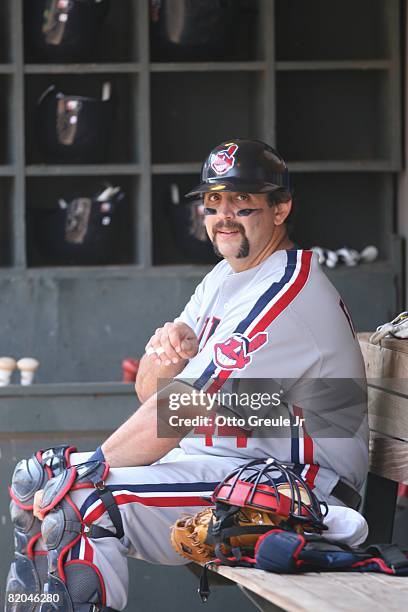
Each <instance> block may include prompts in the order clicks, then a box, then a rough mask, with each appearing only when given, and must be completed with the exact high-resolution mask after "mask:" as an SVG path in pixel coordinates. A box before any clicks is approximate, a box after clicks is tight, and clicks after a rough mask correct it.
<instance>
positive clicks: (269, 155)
mask: <svg viewBox="0 0 408 612" xmlns="http://www.w3.org/2000/svg"><path fill="white" fill-rule="evenodd" d="M289 188H290V186H289V171H288V168H287V166H286V163H285V161H284V160H283V159H282V157H281V156H280V155H279V153H278V152H277V151H275V149H273V148H272V147H270V146H269V145H267V144H266V143H264V142H262V141H260V140H244V139H241V138H237V139H236V140H231V141H230V142H222V143H221V144H220V145H218V147H216V148H215V149H213V150H212V151H211V153H210V154H209V156H208V157H207V159H206V160H205V162H204V165H203V168H202V171H201V183H200V184H199V185H197V187H194V189H192V190H191V191H189V192H188V193H187V194H186V197H197V196H199V195H200V194H202V193H206V192H214V191H217V192H218V191H243V192H246V193H268V192H271V191H276V190H277V189H286V190H288V191H289Z"/></svg>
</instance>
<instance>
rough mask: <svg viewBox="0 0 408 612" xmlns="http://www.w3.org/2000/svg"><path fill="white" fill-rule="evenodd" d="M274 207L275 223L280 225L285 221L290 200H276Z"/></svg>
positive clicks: (290, 208)
mask: <svg viewBox="0 0 408 612" xmlns="http://www.w3.org/2000/svg"><path fill="white" fill-rule="evenodd" d="M274 207H275V219H274V223H275V225H282V223H285V221H286V219H287V218H288V216H289V214H290V211H291V210H292V200H291V199H290V200H288V201H287V202H278V203H277V204H275V205H274Z"/></svg>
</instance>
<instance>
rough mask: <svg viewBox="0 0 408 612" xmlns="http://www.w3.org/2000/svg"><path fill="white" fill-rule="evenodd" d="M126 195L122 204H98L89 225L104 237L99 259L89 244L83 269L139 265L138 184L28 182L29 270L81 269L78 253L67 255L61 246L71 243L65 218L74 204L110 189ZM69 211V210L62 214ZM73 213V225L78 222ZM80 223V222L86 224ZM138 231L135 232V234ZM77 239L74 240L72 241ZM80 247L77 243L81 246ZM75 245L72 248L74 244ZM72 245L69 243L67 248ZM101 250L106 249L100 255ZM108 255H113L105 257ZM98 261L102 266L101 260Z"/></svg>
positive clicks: (114, 180)
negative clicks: (76, 201)
mask: <svg viewBox="0 0 408 612" xmlns="http://www.w3.org/2000/svg"><path fill="white" fill-rule="evenodd" d="M108 185H112V186H114V187H119V188H120V189H121V191H122V192H123V197H122V198H121V199H120V201H115V199H110V201H109V204H108V206H106V205H104V204H103V202H101V203H97V202H96V200H95V199H94V201H93V204H92V212H91V213H90V215H91V216H90V217H89V218H88V219H87V221H88V222H89V230H88V231H89V232H95V231H96V230H97V229H99V228H102V227H103V228H104V231H100V233H99V234H98V236H97V239H96V242H95V249H94V253H92V252H90V251H91V250H92V249H90V247H89V246H88V244H89V243H87V242H86V238H85V240H84V247H83V248H82V247H81V242H79V248H80V249H81V248H82V251H81V252H83V253H84V264H87V265H122V264H123V265H126V264H131V263H134V262H135V261H137V260H138V242H137V238H136V233H137V221H138V220H137V219H136V214H137V213H136V211H135V207H134V206H133V202H134V201H135V200H137V199H138V191H139V188H140V185H139V180H138V179H137V178H135V177H132V176H126V175H119V176H118V175H108V174H104V175H103V176H101V175H94V176H89V175H88V176H87V175H81V176H67V175H65V176H53V177H38V176H37V177H29V178H28V179H27V181H26V200H27V206H26V215H25V217H26V220H27V226H26V230H27V231H26V241H27V259H28V266H29V267H47V266H67V265H78V264H77V259H78V257H79V256H78V247H75V248H74V249H72V246H71V247H70V251H69V252H68V253H67V255H65V254H62V253H61V251H60V249H59V243H61V242H62V241H64V240H65V239H66V232H67V217H65V216H62V215H61V211H64V212H65V210H66V208H67V206H70V205H71V203H72V202H73V200H74V199H76V198H78V197H87V198H91V197H92V196H96V195H97V194H99V193H101V192H103V190H104V189H105V188H106V187H107V186H108ZM63 207H64V208H63ZM74 214H75V213H71V215H72V216H71V223H72V221H74V222H75V219H74V218H73V215H74ZM77 219H79V223H80V222H81V218H79V217H77ZM135 228H136V231H135ZM71 238H72V236H71ZM76 242H77V243H78V241H76ZM69 243H70V244H71V245H72V242H71V241H69ZM67 244H68V243H67ZM99 247H102V249H100V248H99ZM106 250H108V251H109V255H108V256H107V255H106V252H105V251H106ZM90 258H91V259H90ZM98 258H99V260H98Z"/></svg>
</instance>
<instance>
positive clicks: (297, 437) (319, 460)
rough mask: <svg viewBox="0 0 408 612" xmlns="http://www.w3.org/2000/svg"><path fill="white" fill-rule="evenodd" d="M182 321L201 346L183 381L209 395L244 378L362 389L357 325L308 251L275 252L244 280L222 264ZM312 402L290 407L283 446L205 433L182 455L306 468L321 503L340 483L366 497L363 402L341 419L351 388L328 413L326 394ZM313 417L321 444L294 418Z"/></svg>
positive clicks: (186, 443) (186, 444)
mask: <svg viewBox="0 0 408 612" xmlns="http://www.w3.org/2000/svg"><path fill="white" fill-rule="evenodd" d="M176 321H184V322H185V323H187V324H188V325H189V326H190V327H191V328H192V329H193V330H194V331H195V333H196V335H197V337H198V338H199V342H200V348H199V352H198V354H197V355H196V356H195V357H194V358H193V359H191V360H190V361H189V363H188V364H187V366H186V368H185V369H184V370H183V372H182V373H181V374H180V375H179V377H178V378H181V379H183V380H185V381H187V382H188V383H189V384H192V385H194V387H196V388H197V389H202V390H204V391H206V392H207V393H216V392H220V391H221V390H222V389H226V388H228V389H229V390H230V389H231V387H230V386H228V385H229V383H231V381H233V380H234V379H245V378H252V379H257V378H269V379H302V380H304V379H307V380H310V379H314V380H316V379H328V378H335V379H347V381H349V382H350V381H352V380H355V381H356V384H355V385H354V383H353V382H351V383H350V384H351V388H352V389H353V388H357V387H358V384H359V383H360V385H362V386H364V381H365V370H364V362H363V358H362V355H361V351H360V347H359V344H358V341H357V339H356V335H355V332H354V329H353V324H352V321H351V318H350V316H349V314H348V312H347V309H346V307H345V305H344V303H343V301H342V300H341V298H340V296H339V294H338V292H337V291H336V289H335V288H334V287H333V285H332V284H331V283H330V281H329V280H328V278H327V277H326V275H325V274H324V273H323V271H322V270H321V268H320V265H319V263H318V261H317V257H316V256H315V255H314V254H313V253H312V252H311V251H304V250H289V251H277V252H275V253H274V254H272V255H271V256H270V257H269V258H268V259H267V260H265V261H264V262H263V263H261V264H260V265H258V266H256V267H254V268H251V269H249V270H245V271H243V272H238V273H235V272H234V271H233V270H232V268H231V266H230V265H229V264H228V262H227V261H225V260H223V261H221V262H220V263H219V264H218V265H217V266H215V268H214V269H213V270H212V271H211V272H210V273H209V274H208V275H207V276H206V277H205V278H204V280H203V281H202V282H201V283H200V284H199V285H198V287H197V289H196V291H195V293H194V295H193V296H192V297H191V299H190V301H189V302H188V304H187V306H186V308H185V309H184V311H183V312H182V314H181V315H180V317H178V319H176ZM312 386H313V385H312ZM338 387H339V388H341V385H338ZM309 390H310V386H309ZM315 393H316V397H313V394H312V395H311V397H307V398H305V397H304V396H303V402H302V403H300V404H299V403H298V402H297V401H296V402H295V401H293V402H291V403H290V404H289V405H288V406H287V413H288V414H287V416H288V418H289V419H291V427H290V428H289V429H288V430H287V431H288V432H289V433H288V434H287V435H286V436H285V437H277V436H276V435H275V434H274V435H273V437H269V438H268V437H255V436H251V434H249V435H248V433H245V432H242V431H241V432H239V431H238V432H237V431H236V428H235V435H232V434H234V431H228V427H226V428H218V430H217V428H216V427H215V426H212V427H198V428H196V430H195V432H194V433H193V435H189V436H187V437H186V438H184V440H182V441H181V443H180V446H181V447H182V448H183V449H184V450H185V451H186V452H187V453H192V454H197V453H204V454H206V453H208V454H215V455H221V456H222V455H224V456H240V457H248V458H254V457H265V456H269V455H272V456H275V457H276V458H278V459H280V460H282V461H286V462H291V463H294V464H296V465H297V466H300V470H301V473H302V474H303V476H304V477H305V478H306V480H307V481H308V483H309V484H310V485H311V486H312V487H316V488H317V489H318V491H319V493H321V494H323V495H324V496H326V495H329V494H330V492H331V490H332V488H333V486H334V485H335V484H336V482H337V481H338V479H339V477H341V478H342V479H343V480H345V481H346V482H348V483H349V484H350V485H352V486H354V487H356V488H358V489H359V488H360V487H361V486H362V484H363V481H364V478H365V475H366V473H367V467H368V427H367V418H366V402H365V398H364V400H361V399H360V400H357V402H355V405H354V406H352V408H350V406H349V409H348V410H346V411H344V413H343V412H342V410H343V409H344V406H343V404H344V393H346V394H349V393H350V385H349V386H348V387H347V389H346V390H345V391H344V392H343V391H340V392H339V395H338V397H337V398H334V399H333V393H331V394H329V396H328V397H330V399H328V400H327V401H328V402H329V403H330V405H326V403H324V402H326V400H325V399H324V398H323V400H322V398H321V397H320V398H318V397H317V395H320V394H321V389H316V392H315ZM351 393H353V391H351ZM300 397H302V394H300ZM357 397H360V398H361V386H360V388H359V390H358V393H357ZM269 410H270V411H271V410H273V409H269ZM313 410H314V415H313V416H314V417H315V420H314V421H312V422H314V423H315V424H316V417H318V414H316V411H317V412H319V411H321V412H324V419H325V420H326V423H325V425H326V427H325V429H324V431H323V432H322V433H320V434H316V435H314V433H310V432H308V431H307V430H306V426H302V425H297V424H296V423H297V422H299V419H296V416H298V417H299V416H300V417H302V416H304V417H307V415H308V414H309V415H310V414H312V413H313ZM350 410H352V414H351V418H350ZM310 411H312V412H310ZM343 414H344V419H343V420H342V415H343ZM306 422H307V418H306ZM330 428H331V429H330ZM229 429H230V430H231V428H229ZM330 431H332V432H333V433H332V434H330ZM197 434H202V435H201V436H199V435H197Z"/></svg>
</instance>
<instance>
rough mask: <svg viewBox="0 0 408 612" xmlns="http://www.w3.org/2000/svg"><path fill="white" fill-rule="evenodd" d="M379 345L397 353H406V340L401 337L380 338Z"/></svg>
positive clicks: (407, 346) (407, 349) (407, 348)
mask: <svg viewBox="0 0 408 612" xmlns="http://www.w3.org/2000/svg"><path fill="white" fill-rule="evenodd" d="M381 346H382V347H383V348H386V349H390V350H392V351H397V352H399V353H408V340H404V339H403V338H384V339H383V340H381Z"/></svg>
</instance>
